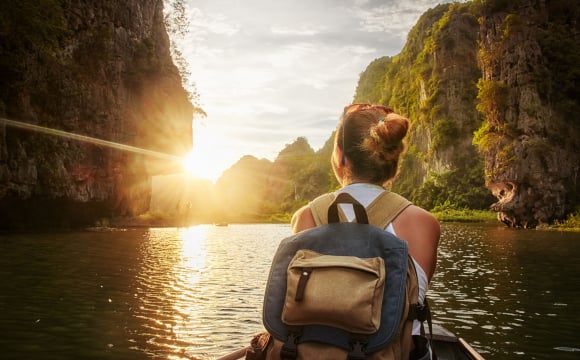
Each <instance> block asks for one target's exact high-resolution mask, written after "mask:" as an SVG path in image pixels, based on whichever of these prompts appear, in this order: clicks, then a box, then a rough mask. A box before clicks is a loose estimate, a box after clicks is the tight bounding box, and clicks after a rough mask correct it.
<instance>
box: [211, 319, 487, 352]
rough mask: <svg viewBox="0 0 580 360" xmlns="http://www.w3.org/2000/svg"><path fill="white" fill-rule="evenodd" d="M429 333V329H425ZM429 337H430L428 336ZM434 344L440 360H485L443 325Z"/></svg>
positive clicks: (435, 331)
mask: <svg viewBox="0 0 580 360" xmlns="http://www.w3.org/2000/svg"><path fill="white" fill-rule="evenodd" d="M425 330H427V331H428V329H425ZM427 336H429V335H427ZM432 344H433V348H434V353H435V355H436V356H437V358H438V359H445V360H485V359H484V358H483V356H481V355H480V354H479V353H478V352H477V351H476V350H475V349H474V348H473V347H472V346H471V345H469V344H468V343H467V341H465V340H464V339H462V338H460V337H457V336H455V335H454V334H453V333H452V332H450V331H449V330H447V329H445V328H444V327H443V326H441V325H437V324H433V338H432ZM246 350H247V348H243V349H240V350H237V351H234V352H233V353H230V354H227V355H224V356H222V357H220V358H217V359H216V360H238V359H243V358H244V357H245V356H246Z"/></svg>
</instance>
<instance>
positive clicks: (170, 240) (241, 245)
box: [0, 223, 580, 360]
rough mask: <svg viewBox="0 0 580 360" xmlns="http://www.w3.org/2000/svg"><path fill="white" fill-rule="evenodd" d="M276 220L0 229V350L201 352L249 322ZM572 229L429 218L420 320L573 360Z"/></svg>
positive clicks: (255, 323) (492, 353)
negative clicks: (435, 229) (436, 238)
mask: <svg viewBox="0 0 580 360" xmlns="http://www.w3.org/2000/svg"><path fill="white" fill-rule="evenodd" d="M289 234H290V228H289V226H287V225H272V224H258V225H229V226H213V225H199V226H193V227H189V228H152V229H128V230H124V231H122V230H118V231H110V232H95V231H92V232H91V231H85V232H63V233H34V234H30V233H26V234H0V311H1V314H2V315H1V321H0V333H1V334H2V336H0V349H2V350H1V354H2V355H1V356H0V357H1V358H2V359H103V358H106V359H204V360H205V359H213V358H215V357H219V356H220V355H224V354H227V353H229V352H231V351H234V350H237V349H239V348H240V347H242V346H246V345H248V344H249V341H250V339H251V337H252V335H254V334H255V333H258V332H260V331H262V330H263V327H262V324H261V304H262V295H263V289H264V286H265V283H266V279H267V276H268V270H269V266H270V261H271V259H272V256H273V254H274V252H275V250H276V247H277V245H278V243H279V241H280V240H281V239H282V238H284V237H286V236H288V235H289ZM579 284H580V233H564V232H548V231H540V230H526V231H522V230H513V229H509V228H505V227H503V226H502V225H500V224H496V223H493V224H456V223H444V224H442V237H441V243H440V250H439V265H438V270H437V273H436V275H435V277H434V279H433V282H432V284H431V289H430V291H429V297H430V298H431V299H432V306H433V313H434V315H433V316H434V322H435V323H439V324H442V325H443V326H445V327H446V328H448V329H449V330H451V331H452V332H454V333H455V334H456V335H458V336H461V337H463V338H465V339H466V340H467V341H468V342H470V343H471V344H472V345H473V346H474V347H475V348H476V349H477V350H478V351H480V352H481V354H482V355H483V356H484V357H485V358H486V359H488V360H489V359H514V358H515V359H578V358H580V322H579V321H578V320H580V319H579V318H580V315H579V314H580V286H579Z"/></svg>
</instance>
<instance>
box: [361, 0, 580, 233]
mask: <svg viewBox="0 0 580 360" xmlns="http://www.w3.org/2000/svg"><path fill="white" fill-rule="evenodd" d="M578 83H580V3H578V2H577V1H573V0H552V1H544V0H518V1H505V0H487V1H473V2H466V3H461V4H460V3H453V4H445V5H440V6H437V7H435V8H433V9H430V10H429V11H427V12H426V13H425V14H423V16H422V17H421V18H420V19H419V21H418V22H417V24H416V25H415V27H414V28H413V29H412V30H411V32H410V33H409V36H408V39H407V43H406V45H405V47H404V49H403V51H402V52H401V53H400V54H398V55H396V56H394V57H392V58H383V59H377V60H376V61H375V62H373V63H371V64H370V65H369V67H368V68H367V70H366V71H365V72H364V73H363V74H362V75H361V78H360V80H359V84H358V88H357V94H356V96H355V101H357V102H377V103H383V104H387V105H389V106H391V107H393V108H394V109H395V111H398V112H400V113H403V114H404V115H406V116H408V117H409V118H410V119H411V121H412V129H411V132H410V136H409V151H408V152H407V155H406V156H405V158H404V159H403V162H402V171H401V177H400V178H399V179H398V180H397V182H396V183H395V186H394V188H395V190H397V191H398V192H401V193H403V194H404V195H406V196H408V197H410V198H412V199H413V201H414V202H415V203H417V204H419V205H421V206H424V207H426V208H428V209H433V208H435V207H439V208H441V207H443V208H445V207H446V206H456V207H459V208H462V207H469V208H478V207H480V206H481V207H483V205H485V204H486V203H487V205H486V206H489V205H491V207H492V209H494V210H495V211H497V212H498V217H499V220H501V221H502V222H504V223H506V224H507V225H509V226H513V227H524V228H533V227H536V226H538V225H542V224H547V223H551V222H553V221H554V220H561V219H564V218H565V217H566V215H568V214H570V213H571V212H573V211H574V209H575V206H577V205H578V202H579V199H578V190H579V183H578V170H579V167H580V140H579V139H580V123H579V122H578V121H577V117H578V113H580V90H579V89H580V88H579V87H578ZM474 133H475V134H474ZM472 143H473V145H475V146H473V145H472ZM484 186H485V187H486V188H487V190H486V192H488V193H489V192H490V191H491V193H493V195H495V197H496V199H495V200H494V201H489V202H488V200H487V198H486V197H485V196H484V195H483V194H482V189H484Z"/></svg>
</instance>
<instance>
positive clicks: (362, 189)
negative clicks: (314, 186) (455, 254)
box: [335, 183, 429, 335]
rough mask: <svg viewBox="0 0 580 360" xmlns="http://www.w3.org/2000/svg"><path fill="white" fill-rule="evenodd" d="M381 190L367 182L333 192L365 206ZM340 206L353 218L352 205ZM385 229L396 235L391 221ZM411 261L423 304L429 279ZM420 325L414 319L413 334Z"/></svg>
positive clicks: (420, 300)
mask: <svg viewBox="0 0 580 360" xmlns="http://www.w3.org/2000/svg"><path fill="white" fill-rule="evenodd" d="M383 191H385V190H384V189H383V188H382V187H380V186H378V185H373V184H367V183H355V184H350V185H347V186H345V187H343V188H342V189H340V190H337V191H336V192H335V194H340V193H343V192H346V193H348V194H350V195H351V196H352V197H354V198H355V199H356V200H357V201H358V202H360V203H361V205H362V206H364V207H365V208H366V207H368V206H369V205H370V204H371V202H373V200H374V199H376V197H377V196H379V194H381V193H382V192H383ZM340 207H341V209H342V211H343V212H344V215H345V216H346V218H347V220H348V221H352V220H354V210H353V209H352V206H349V205H346V204H341V205H340ZM385 231H388V232H390V233H391V234H393V235H395V236H396V235H397V234H396V233H395V229H394V228H393V224H392V223H390V224H388V225H387V227H386V228H385ZM411 258H412V257H411ZM413 262H414V263H415V267H416V268H417V280H418V282H419V299H417V300H418V301H419V304H423V302H424V301H425V295H426V294H427V289H428V287H429V280H428V279H427V274H426V273H425V270H423V268H422V267H421V266H420V265H419V264H418V263H417V261H415V259H413ZM420 327H421V323H420V322H419V321H416V320H415V322H414V323H413V335H419V334H420V329H421V328H420Z"/></svg>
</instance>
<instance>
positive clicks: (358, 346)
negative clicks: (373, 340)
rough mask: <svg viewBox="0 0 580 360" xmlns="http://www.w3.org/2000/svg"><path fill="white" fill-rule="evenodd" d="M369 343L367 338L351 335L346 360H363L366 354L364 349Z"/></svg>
mask: <svg viewBox="0 0 580 360" xmlns="http://www.w3.org/2000/svg"><path fill="white" fill-rule="evenodd" d="M368 342H369V339H368V336H366V335H357V334H351V349H350V351H349V352H348V357H347V359H348V360H364V359H366V354H365V352H364V349H365V348H366V346H367V343H368Z"/></svg>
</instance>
